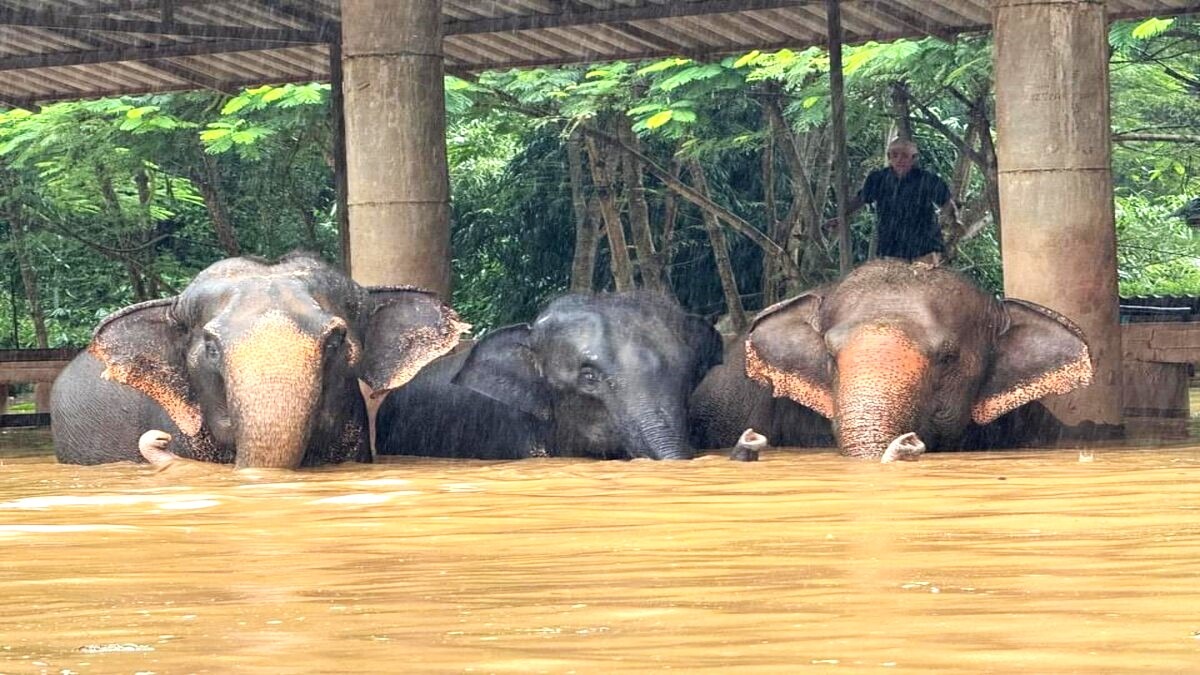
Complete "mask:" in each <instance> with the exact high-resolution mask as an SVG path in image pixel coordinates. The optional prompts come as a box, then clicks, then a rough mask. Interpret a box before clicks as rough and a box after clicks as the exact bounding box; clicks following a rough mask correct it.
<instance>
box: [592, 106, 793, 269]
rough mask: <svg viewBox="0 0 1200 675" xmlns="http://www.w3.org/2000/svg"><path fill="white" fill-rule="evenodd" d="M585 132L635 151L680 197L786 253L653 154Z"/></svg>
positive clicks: (759, 242) (758, 242)
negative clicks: (680, 176) (676, 175)
mask: <svg viewBox="0 0 1200 675" xmlns="http://www.w3.org/2000/svg"><path fill="white" fill-rule="evenodd" d="M584 131H585V133H587V134H588V137H589V139H588V143H589V145H591V143H592V142H593V139H595V138H600V139H602V140H604V141H607V142H609V143H616V144H618V145H621V146H622V147H623V148H624V149H625V151H626V152H629V153H632V154H634V155H635V156H636V157H637V158H638V160H639V161H640V162H641V163H642V166H644V167H646V170H647V171H649V172H650V173H651V175H653V176H654V177H655V178H657V179H658V180H659V181H661V182H662V183H663V185H665V186H667V188H668V189H670V190H672V191H674V192H675V193H676V194H678V195H679V196H680V197H683V198H684V199H686V200H688V201H689V202H691V203H693V204H695V205H696V206H698V207H700V209H701V210H703V211H707V212H709V213H712V214H713V215H715V216H716V217H717V218H718V219H720V220H723V221H725V224H727V225H729V227H730V228H732V229H733V230H734V231H735V232H737V233H739V234H741V235H743V236H745V237H746V238H747V239H749V240H750V241H752V242H754V244H755V245H756V246H758V247H759V248H761V249H763V250H764V251H768V252H771V253H776V254H780V253H783V248H782V247H780V246H779V244H776V243H775V242H773V241H771V239H770V238H769V237H767V235H765V234H763V233H762V232H761V231H759V230H758V228H756V227H754V226H753V225H751V224H750V223H749V222H748V221H747V220H746V219H745V218H742V217H741V216H739V215H737V214H735V213H733V212H732V211H730V210H729V209H726V208H724V207H722V206H721V205H720V204H717V203H716V202H714V201H713V200H712V199H709V198H708V197H707V196H705V195H703V194H701V193H700V192H698V191H697V190H696V189H695V188H692V187H691V186H689V185H686V184H685V183H684V182H683V181H681V180H679V179H678V178H676V177H674V176H672V175H671V174H670V172H668V171H667V170H666V169H664V168H662V167H661V166H659V165H658V164H656V163H655V162H654V160H652V159H650V158H649V157H647V156H645V155H643V154H642V153H640V152H638V151H637V150H635V149H633V148H630V147H628V146H625V145H623V144H621V140H620V139H619V138H616V137H615V136H611V135H609V134H606V133H604V132H602V131H597V130H596V129H588V128H584Z"/></svg>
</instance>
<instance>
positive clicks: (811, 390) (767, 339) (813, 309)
mask: <svg viewBox="0 0 1200 675" xmlns="http://www.w3.org/2000/svg"><path fill="white" fill-rule="evenodd" d="M822 299H823V298H822V297H821V296H820V295H819V294H817V293H812V292H810V293H804V294H802V295H798V296H796V297H794V298H791V299H790V300H784V301H783V302H778V303H776V304H774V305H771V306H770V307H768V308H766V309H764V310H763V311H762V312H759V314H758V316H756V317H754V321H753V323H751V324H750V333H749V334H748V335H747V336H746V375H748V376H749V377H750V378H751V379H753V380H755V381H757V382H760V383H762V384H764V385H766V386H768V387H770V388H771V392H772V395H774V396H776V397H784V396H786V397H787V398H790V399H791V400H793V401H795V402H796V403H799V404H800V405H802V406H805V407H806V408H811V409H813V410H815V411H817V412H818V413H820V414H821V415H824V416H825V417H827V418H832V417H833V383H832V382H831V380H830V374H829V373H830V356H829V350H828V349H826V348H825V339H824V337H823V336H822V335H821V332H820V330H819V329H818V325H819V313H820V309H821V301H822Z"/></svg>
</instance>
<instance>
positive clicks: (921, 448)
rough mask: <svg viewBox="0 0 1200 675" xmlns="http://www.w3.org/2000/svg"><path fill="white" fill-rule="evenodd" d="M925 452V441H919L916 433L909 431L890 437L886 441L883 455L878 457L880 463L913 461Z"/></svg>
mask: <svg viewBox="0 0 1200 675" xmlns="http://www.w3.org/2000/svg"><path fill="white" fill-rule="evenodd" d="M924 452H925V443H924V442H923V441H921V439H920V437H918V436H917V434H916V433H914V432H912V431H910V432H908V433H907V434H902V435H900V436H897V437H896V438H894V439H892V442H891V443H888V446H887V450H884V452H883V457H880V458H879V463H880V464H888V463H889V462H896V461H900V462H915V461H917V458H918V457H920V456H921V454H922V453H924Z"/></svg>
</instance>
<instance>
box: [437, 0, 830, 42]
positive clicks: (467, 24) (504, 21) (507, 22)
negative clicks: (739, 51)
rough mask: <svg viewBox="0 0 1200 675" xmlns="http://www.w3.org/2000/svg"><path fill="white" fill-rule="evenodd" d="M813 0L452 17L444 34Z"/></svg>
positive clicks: (708, 1) (730, 0)
mask: <svg viewBox="0 0 1200 675" xmlns="http://www.w3.org/2000/svg"><path fill="white" fill-rule="evenodd" d="M812 3H813V0H702V1H701V2H674V3H670V4H666V5H654V4H651V5H643V6H641V7H617V8H614V9H602V10H592V11H589V12H571V11H567V12H562V13H560V14H523V15H521V16H506V17H502V18H498V19H475V20H472V21H449V22H447V23H446V24H445V25H444V26H443V30H442V32H443V34H445V35H460V34H463V33H496V32H508V31H519V30H533V29H537V28H563V27H566V26H586V25H591V24H598V23H612V22H620V21H647V20H653V19H673V18H677V17H681V16H700V15H703V14H732V13H735V12H748V11H752V10H756V9H779V8H781V7H799V6H802V5H809V4H812Z"/></svg>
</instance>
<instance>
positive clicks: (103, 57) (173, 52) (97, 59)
mask: <svg viewBox="0 0 1200 675" xmlns="http://www.w3.org/2000/svg"><path fill="white" fill-rule="evenodd" d="M262 48H263V46H262V45H261V44H258V43H255V42H253V41H251V40H222V41H219V42H189V43H186V44H172V45H158V46H149V47H123V48H119V49H98V50H91V49H89V50H80V51H71V52H52V53H48V54H25V55H21V56H5V57H0V71H2V70H22V69H25V68H48V67H53V66H80V65H86V64H89V63H113V62H116V61H148V60H151V59H158V58H171V57H173V56H196V55H199V54H223V53H228V52H252V51H262Z"/></svg>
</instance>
